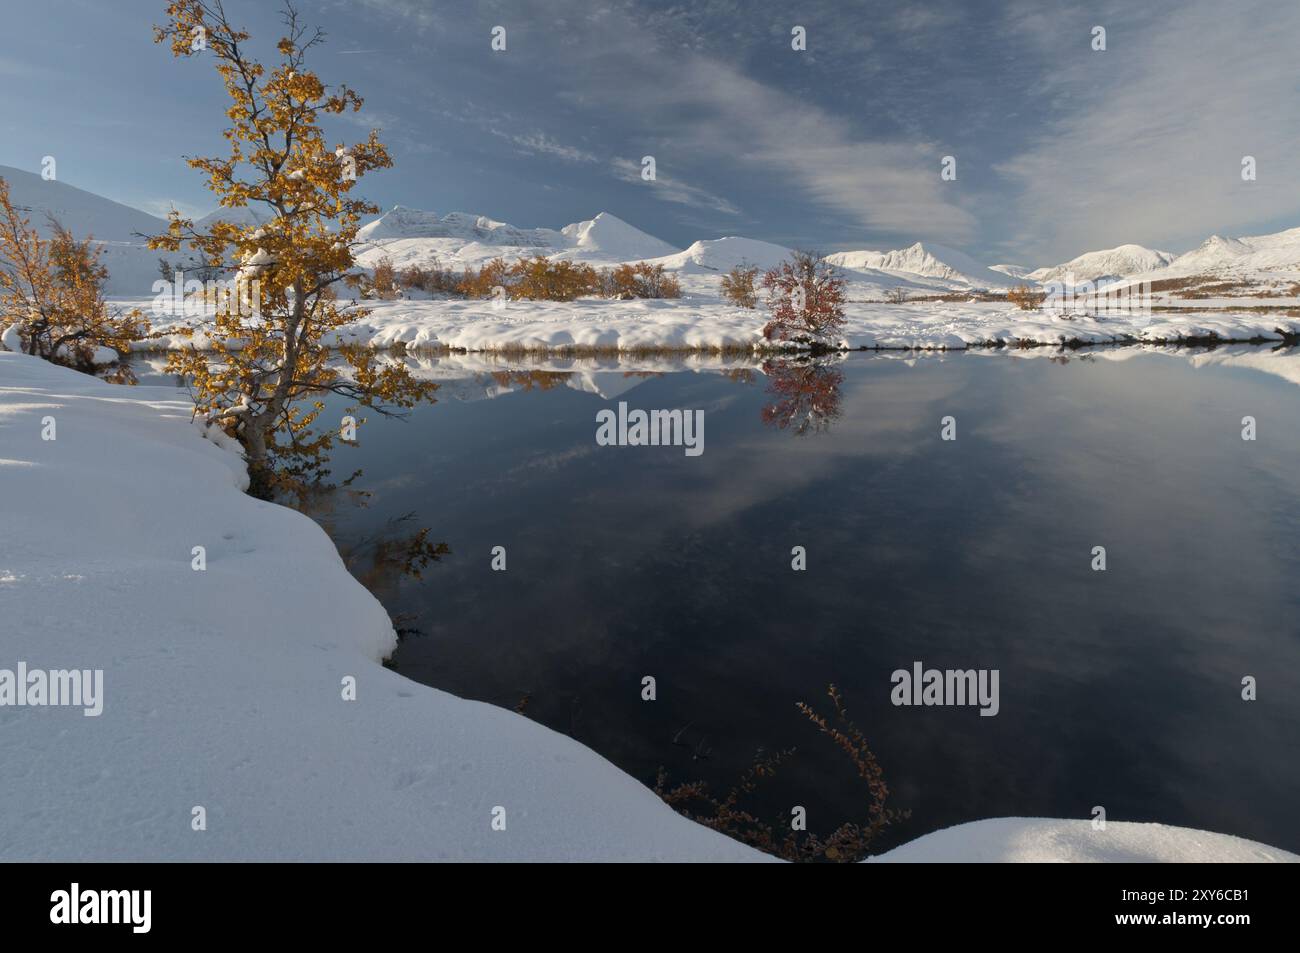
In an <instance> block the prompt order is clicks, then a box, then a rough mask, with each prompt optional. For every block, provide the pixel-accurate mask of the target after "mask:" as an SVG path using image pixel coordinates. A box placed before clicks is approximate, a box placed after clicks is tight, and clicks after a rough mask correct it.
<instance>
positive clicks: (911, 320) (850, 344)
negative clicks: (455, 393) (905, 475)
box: [120, 279, 1300, 352]
mask: <svg viewBox="0 0 1300 953" xmlns="http://www.w3.org/2000/svg"><path fill="white" fill-rule="evenodd" d="M715 281H716V279H715ZM120 303H121V304H122V305H124V306H135V307H140V308H141V309H142V310H144V311H145V313H146V314H147V315H148V317H149V319H150V321H151V322H152V323H153V325H154V327H155V329H156V330H159V331H162V332H166V331H167V330H169V329H172V328H175V327H177V326H179V325H191V326H195V327H197V328H199V329H201V328H202V326H203V323H204V319H203V318H202V317H199V316H190V317H188V318H187V317H185V316H184V315H181V314H178V313H177V312H176V311H175V309H172V308H169V307H165V306H163V307H154V306H153V305H152V302H150V301H149V300H147V299H145V300H130V301H122V302H120ZM1257 303H1258V304H1267V303H1269V302H1267V301H1259V302H1254V301H1252V302H1251V304H1257ZM1293 303H1294V302H1293ZM1216 304H1217V305H1219V307H1214V306H1213V305H1216ZM1205 305H1206V306H1205V307H1200V308H1196V309H1189V310H1187V311H1179V312H1163V311H1156V312H1154V313H1153V314H1149V315H1141V314H1107V315H1091V316H1090V315H1084V314H1077V315H1061V314H1051V313H1047V312H1042V311H1021V310H1019V309H1018V308H1015V307H1014V306H1009V305H1007V304H1005V303H996V302H962V303H952V304H949V303H926V304H885V303H879V302H875V303H870V302H850V303H849V304H848V305H847V306H846V309H845V310H846V315H847V318H846V323H845V327H844V331H843V334H842V335H841V337H840V340H839V342H838V343H839V345H840V346H841V347H844V348H853V349H856V348H890V349H911V348H919V349H960V348H972V347H982V346H989V345H1010V346H1023V345H1056V346H1060V345H1062V344H1111V343H1120V342H1146V343H1161V344H1163V343H1180V342H1189V343H1190V342H1195V341H1198V340H1204V339H1206V338H1210V337H1215V338H1217V339H1219V340H1220V341H1282V340H1284V333H1283V332H1285V334H1286V335H1289V336H1295V335H1300V318H1297V317H1288V316H1287V315H1286V314H1285V313H1282V312H1278V311H1272V312H1264V311H1249V310H1245V308H1244V306H1242V305H1240V304H1238V305H1235V306H1234V305H1233V304H1231V303H1230V302H1227V301H1224V302H1221V303H1220V302H1213V301H1211V302H1205ZM365 306H366V307H367V308H369V309H370V310H371V313H370V314H369V315H368V316H366V317H365V318H362V319H360V320H358V321H355V322H353V323H352V324H350V325H348V326H347V327H345V328H344V329H343V331H342V332H341V333H340V334H339V336H338V337H339V339H341V340H343V341H347V342H352V343H362V344H368V345H370V346H372V347H378V348H385V347H392V346H394V345H404V346H407V347H413V348H450V349H454V350H464V351H471V352H478V351H538V352H545V351H574V352H582V351H589V352H610V351H622V352H635V351H640V350H682V351H688V350H693V351H710V350H730V349H740V350H749V349H753V348H755V347H756V346H759V347H761V346H765V345H766V342H764V341H763V338H762V327H763V323H764V321H765V320H766V312H764V311H763V310H761V309H758V310H748V309H744V308H737V307H732V306H729V305H727V304H725V303H723V302H721V301H719V300H717V299H716V297H711V296H709V295H707V294H705V293H703V292H701V293H699V294H691V293H690V292H689V291H688V293H687V295H686V296H684V297H682V298H680V299H675V300H638V301H608V300H603V299H596V298H586V299H580V300H578V301H571V302H555V301H511V302H506V303H504V306H502V307H499V308H497V307H493V305H492V303H491V302H489V301H484V300H463V299H445V300H399V301H368V302H366V303H365ZM181 343H183V339H181V338H178V337H175V336H169V335H166V334H164V336H162V337H160V338H158V339H155V340H152V341H148V342H144V347H146V348H148V349H157V350H162V349H166V348H168V347H174V346H177V345H178V344H181ZM193 343H194V344H195V345H196V346H198V347H200V348H201V347H203V346H204V339H203V336H202V334H201V333H200V334H197V335H196V336H195V338H194V339H193Z"/></svg>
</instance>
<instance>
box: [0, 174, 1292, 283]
mask: <svg viewBox="0 0 1300 953" xmlns="http://www.w3.org/2000/svg"><path fill="white" fill-rule="evenodd" d="M0 177H3V178H4V179H6V180H7V181H8V183H9V186H10V194H11V198H12V200H13V202H14V204H15V205H17V206H19V207H20V208H22V209H24V214H25V215H27V216H28V217H29V218H30V219H31V221H32V223H33V225H35V226H36V227H38V228H39V229H40V230H41V231H43V232H46V233H48V226H47V224H46V221H47V218H48V217H49V216H53V217H55V218H57V219H59V220H60V221H61V222H63V224H65V225H66V226H68V227H69V228H70V229H71V230H72V231H73V233H74V234H76V235H79V236H82V237H84V236H87V235H91V236H93V237H94V238H95V239H96V240H97V241H98V242H100V243H102V245H103V248H104V261H105V264H106V265H107V266H108V268H109V273H110V278H109V281H108V283H107V287H106V291H107V293H108V294H110V295H120V296H130V297H146V296H149V295H151V294H152V291H151V288H152V284H153V282H154V281H155V280H156V279H157V278H158V277H159V264H158V259H159V258H160V257H162V256H160V254H159V253H158V252H155V251H150V250H149V249H147V248H146V247H144V239H145V237H146V236H148V235H154V234H159V233H161V232H163V231H165V229H166V221H165V220H164V219H162V218H159V217H158V216H154V215H150V214H148V213H147V212H142V211H140V210H139V209H135V208H131V207H130V206H127V205H123V204H121V203H119V202H114V201H112V200H111V199H106V198H103V197H102V196H98V195H95V194H94V193H91V192H87V191H85V190H82V189H78V188H75V187H73V186H70V185H67V184H65V183H62V182H57V181H46V180H44V179H42V178H41V177H40V176H39V175H35V174H33V173H30V172H25V171H23V170H20V169H15V168H11V167H8V166H0ZM217 219H224V220H227V221H236V222H239V223H241V224H249V223H256V222H260V221H262V220H263V219H264V216H262V215H259V214H257V213H256V212H254V211H253V210H252V209H233V210H227V209H219V210H218V211H216V212H213V213H211V214H210V215H208V216H205V217H204V218H202V219H199V220H198V222H197V225H198V226H199V227H200V228H201V227H202V226H203V225H204V224H210V223H211V222H212V221H214V220H217ZM358 238H359V239H360V240H361V241H362V243H363V245H362V247H361V249H360V250H359V252H358V255H357V259H358V262H359V263H360V264H362V265H363V266H365V267H373V266H374V265H375V264H376V263H377V262H378V261H380V260H381V259H383V258H388V259H390V260H391V261H392V262H393V264H394V265H396V266H397V267H399V268H402V267H406V266H409V265H414V264H422V265H429V264H432V263H434V262H435V261H436V262H437V263H439V264H440V265H441V266H443V267H447V268H452V269H457V270H459V269H464V268H469V267H478V266H481V265H482V264H483V263H484V262H485V261H488V260H490V259H492V258H497V257H502V258H506V259H514V258H520V257H530V256H533V255H542V256H545V257H548V258H555V259H567V260H572V261H581V262H588V263H591V264H595V265H607V264H614V263H618V262H628V261H649V262H652V263H657V264H662V265H663V266H664V267H665V268H666V269H668V270H670V271H674V272H678V273H681V274H682V275H683V276H693V275H698V276H707V275H709V274H719V273H723V272H726V271H729V270H730V269H731V268H732V267H734V266H736V265H738V264H749V265H753V266H756V267H758V268H763V269H766V268H770V267H772V266H773V265H775V264H777V263H778V262H780V261H781V260H783V259H785V258H786V257H787V256H788V255H789V253H790V249H788V248H785V247H783V246H781V245H776V244H772V243H770V242H765V241H759V240H757V239H752V238H744V237H740V236H727V237H723V238H717V239H704V240H701V241H697V242H695V243H694V244H692V245H690V246H689V247H687V248H685V249H679V248H676V247H675V246H673V245H671V244H669V243H668V242H665V241H662V240H660V239H658V238H656V237H654V236H653V235H650V234H648V233H646V232H644V231H642V230H641V229H638V228H636V227H635V226H633V225H630V224H628V223H627V222H625V221H623V220H622V219H620V218H618V217H617V216H615V215H612V214H610V213H608V212H601V213H600V214H598V215H596V216H595V217H593V218H591V219H589V220H587V221H583V222H575V223H573V224H571V225H566V226H564V227H563V228H559V229H552V228H520V227H517V226H514V225H511V224H508V223H506V222H498V221H495V220H493V219H490V218H487V217H485V216H482V215H472V214H467V213H464V212H448V213H446V214H444V215H438V214H437V213H435V212H431V211H421V210H418V209H412V208H406V207H404V206H400V205H398V206H395V207H393V208H392V209H390V210H388V211H387V212H385V213H384V214H382V215H380V216H379V217H378V218H376V219H375V220H374V221H372V222H369V223H367V224H366V225H364V226H362V228H361V229H360V232H359V233H358ZM826 260H827V261H828V262H829V263H831V264H833V265H835V266H837V267H839V268H841V269H843V271H844V273H845V275H846V277H847V278H848V279H849V281H850V283H851V284H857V285H861V286H866V287H867V288H869V289H877V290H884V291H888V290H890V289H895V288H903V289H905V290H907V291H908V293H909V294H911V293H935V292H964V291H977V290H990V291H1000V290H1005V289H1007V288H1009V287H1011V286H1013V285H1016V284H1019V283H1022V282H1023V283H1027V284H1042V283H1047V282H1052V281H1067V280H1070V276H1073V280H1074V281H1075V282H1076V283H1077V282H1082V281H1091V282H1094V283H1096V284H1097V285H1098V286H1102V285H1105V284H1108V283H1116V282H1121V283H1127V282H1131V281H1137V280H1160V279H1162V278H1179V279H1189V280H1192V283H1195V282H1196V281H1201V280H1204V281H1205V282H1207V283H1209V282H1211V281H1213V282H1223V281H1232V282H1239V283H1245V284H1251V283H1255V284H1260V285H1264V286H1270V285H1271V286H1274V287H1276V288H1284V287H1286V286H1287V284H1288V282H1290V283H1294V282H1296V281H1300V228H1292V229H1288V230H1286V231H1282V232H1277V233H1274V234H1270V235H1257V236H1244V237H1238V238H1225V237H1221V236H1218V235H1213V236H1211V237H1210V238H1208V239H1206V240H1205V242H1203V243H1202V244H1201V245H1200V246H1199V247H1197V248H1195V249H1192V250H1191V251H1189V252H1187V253H1185V254H1183V255H1177V256H1175V255H1173V254H1171V253H1169V252H1165V251H1158V250H1155V249H1150V248H1145V247H1143V246H1141V245H1132V244H1129V245H1120V246H1118V247H1115V248H1108V249H1101V250H1099V251H1091V252H1086V253H1084V254H1082V255H1079V256H1078V257H1076V258H1073V259H1071V260H1070V261H1067V262H1064V263H1061V264H1058V265H1053V266H1048V267H1044V268H1037V269H1031V268H1029V267H1026V266H1019V265H1012V264H997V265H992V266H989V265H985V264H983V263H981V262H980V261H978V260H977V259H975V258H973V257H972V256H970V255H968V254H966V253H965V252H962V251H959V250H957V249H954V248H950V247H948V246H945V245H940V244H936V243H932V242H916V243H915V244H913V245H910V246H908V247H906V248H900V249H893V250H884V251H877V250H868V249H860V250H853V251H840V252H835V253H834V254H831V255H827V256H826Z"/></svg>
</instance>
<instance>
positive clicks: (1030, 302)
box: [1007, 284, 1046, 311]
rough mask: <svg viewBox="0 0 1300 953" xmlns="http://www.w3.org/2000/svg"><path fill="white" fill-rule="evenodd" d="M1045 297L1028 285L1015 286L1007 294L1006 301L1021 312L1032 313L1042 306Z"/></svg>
mask: <svg viewBox="0 0 1300 953" xmlns="http://www.w3.org/2000/svg"><path fill="white" fill-rule="evenodd" d="M1045 297H1046V295H1044V294H1043V292H1041V291H1035V290H1034V289H1033V288H1030V287H1029V285H1025V284H1020V285H1016V286H1015V287H1014V288H1012V289H1011V290H1010V291H1008V292H1007V300H1008V301H1010V302H1011V303H1012V304H1014V305H1015V306H1016V307H1017V308H1019V309H1020V310H1021V311H1033V310H1035V309H1036V308H1038V307H1039V306H1041V305H1042V303H1043V299H1044V298H1045Z"/></svg>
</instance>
